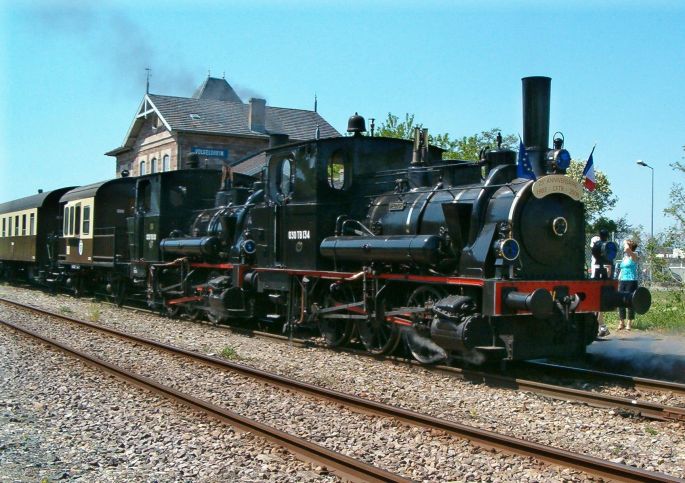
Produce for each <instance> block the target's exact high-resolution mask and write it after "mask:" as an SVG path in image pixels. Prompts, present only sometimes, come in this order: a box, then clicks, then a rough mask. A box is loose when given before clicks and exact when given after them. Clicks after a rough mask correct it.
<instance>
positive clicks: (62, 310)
mask: <svg viewBox="0 0 685 483" xmlns="http://www.w3.org/2000/svg"><path fill="white" fill-rule="evenodd" d="M59 313H60V314H67V315H68V314H73V313H74V311H73V310H71V309H70V308H69V307H67V306H66V305H62V306H61V307H60V308H59Z"/></svg>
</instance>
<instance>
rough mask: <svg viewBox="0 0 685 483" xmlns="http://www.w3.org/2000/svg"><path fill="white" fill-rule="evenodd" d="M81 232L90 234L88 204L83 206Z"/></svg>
mask: <svg viewBox="0 0 685 483" xmlns="http://www.w3.org/2000/svg"><path fill="white" fill-rule="evenodd" d="M83 234H84V235H90V206H84V207H83Z"/></svg>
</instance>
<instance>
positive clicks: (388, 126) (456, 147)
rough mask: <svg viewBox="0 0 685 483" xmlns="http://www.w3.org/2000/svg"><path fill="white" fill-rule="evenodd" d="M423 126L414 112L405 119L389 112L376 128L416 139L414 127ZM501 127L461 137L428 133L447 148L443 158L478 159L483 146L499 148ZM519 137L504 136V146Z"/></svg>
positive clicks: (392, 135)
mask: <svg viewBox="0 0 685 483" xmlns="http://www.w3.org/2000/svg"><path fill="white" fill-rule="evenodd" d="M417 127H418V128H422V127H423V124H416V123H415V121H414V115H413V114H405V115H404V121H400V118H399V117H398V116H395V115H394V114H392V113H388V117H387V119H386V120H385V121H383V122H382V123H381V125H380V126H379V127H378V129H377V130H376V133H377V135H378V136H381V137H388V138H398V139H409V140H412V139H414V128H417ZM499 132H500V130H499V129H497V128H493V129H490V130H489V131H483V132H481V133H480V134H474V135H472V136H464V137H462V138H460V139H452V138H451V137H450V135H449V134H448V133H443V134H431V133H430V132H429V133H428V142H429V143H430V144H432V145H434V146H437V147H439V148H442V149H444V150H445V153H443V159H463V160H467V161H478V160H479V154H480V151H481V150H482V149H483V148H487V147H489V148H491V149H496V148H497V134H498V133H499ZM517 141H518V138H517V137H516V136H515V135H513V134H507V135H505V136H503V139H502V147H503V148H509V149H513V148H514V147H515V146H516V145H517Z"/></svg>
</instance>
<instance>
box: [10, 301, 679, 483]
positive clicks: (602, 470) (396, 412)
mask: <svg viewBox="0 0 685 483" xmlns="http://www.w3.org/2000/svg"><path fill="white" fill-rule="evenodd" d="M0 301H3V302H7V303H11V304H12V305H14V306H15V307H18V308H21V309H24V310H29V311H33V312H36V313H39V314H41V315H47V316H50V317H55V318H59V319H62V320H64V321H67V322H71V323H76V324H79V325H81V326H83V327H87V328H90V329H93V330H97V331H101V332H105V333H107V334H110V335H114V336H117V337H120V338H122V339H127V340H129V341H133V342H136V343H139V344H145V345H148V346H152V347H155V348H158V349H162V350H164V351H167V352H170V353H173V354H176V355H182V356H185V357H188V358H192V359H193V360H195V361H199V362H203V363H205V364H210V365H212V366H215V367H219V368H222V369H223V370H229V371H232V372H235V373H239V374H241V375H243V376H248V377H251V378H255V379H259V380H260V381H262V382H266V383H268V384H271V385H276V386H280V387H286V388H288V389H289V390H291V391H293V390H294V391H297V392H301V393H305V394H308V395H310V396H314V397H316V398H319V399H325V400H329V401H333V402H335V403H337V404H340V405H343V406H345V407H348V408H350V409H353V410H355V411H358V412H363V413H370V414H374V415H379V416H382V417H388V418H393V419H395V420H399V421H402V422H404V423H407V424H410V425H413V426H419V427H423V428H429V429H434V430H439V431H442V432H445V433H447V434H450V435H453V436H457V437H459V438H463V439H467V440H469V441H471V442H473V443H475V444H477V445H479V446H483V447H486V448H489V449H496V450H500V451H503V452H506V453H509V454H516V455H521V456H526V457H533V458H536V459H538V460H540V461H544V462H546V463H551V464H554V465H558V466H562V467H567V468H573V469H576V470H580V471H584V472H586V473H589V474H593V475H597V476H602V477H605V478H610V479H615V480H622V481H679V480H678V479H677V478H674V477H672V476H669V475H666V474H662V473H656V472H651V471H646V470H642V469H638V468H634V467H631V466H627V465H622V464H618V463H613V462H608V461H604V460H602V459H599V458H594V457H591V456H586V455H581V454H577V453H573V452H569V451H566V450H562V449H558V448H554V447H551V446H546V445H541V444H538V443H533V442H529V441H526V440H522V439H518V438H513V437H510V436H505V435H501V434H498V433H495V432H492V431H486V430H481V429H478V428H474V427H470V426H466V425H462V424H459V423H455V422H452V421H446V420H442V419H438V418H435V417H431V416H426V415H422V414H419V413H416V412H413V411H408V410H405V409H401V408H397V407H393V406H389V405H387V404H383V403H378V402H374V401H370V400H366V399H363V398H359V397H356V396H351V395H348V394H344V393H341V392H338V391H333V390H329V389H324V388H321V387H318V386H313V385H311V384H307V383H302V382H298V381H294V380H292V379H288V378H285V377H282V376H278V375H275V374H271V373H268V372H265V371H261V370H258V369H254V368H250V367H247V366H243V365H241V364H236V363H233V362H229V361H226V360H223V359H219V358H215V357H211V356H206V355H203V354H199V353H195V352H190V351H187V350H184V349H180V348H177V347H174V346H170V345H168V344H163V343H160V342H157V341H153V340H148V339H145V338H142V337H138V336H134V335H131V334H127V333H124V332H121V331H118V330H115V329H110V328H107V327H103V326H100V325H97V324H93V323H90V322H86V321H83V320H79V319H74V318H72V317H68V316H65V315H63V314H57V313H54V312H50V311H46V310H43V309H38V308H36V307H32V306H25V305H23V304H18V303H15V302H10V301H5V300H4V299H0ZM2 322H3V323H4V324H7V325H10V324H8V323H7V322H5V321H2ZM17 330H22V331H25V330H24V329H21V328H19V327H17ZM25 332H27V331H25ZM31 335H33V336H36V337H39V336H38V334H34V333H31ZM49 343H52V341H50V342H49ZM60 346H61V347H60V348H61V350H65V351H67V352H69V353H71V354H74V355H76V356H77V357H80V358H84V360H86V358H87V359H88V360H89V361H91V362H90V363H93V364H98V365H101V366H102V367H104V369H105V370H107V371H108V372H112V373H115V374H117V375H118V376H119V377H123V378H124V379H127V380H133V379H132V378H133V376H134V375H132V374H130V373H127V371H123V370H122V369H120V368H116V367H112V366H111V364H108V363H106V362H104V361H93V360H94V359H95V358H92V357H90V356H87V355H85V354H80V353H77V352H78V351H75V350H73V349H70V348H68V347H66V346H64V345H63V344H60ZM103 362H104V364H101V363H103ZM142 379H143V382H140V380H139V379H136V381H138V382H135V381H134V383H135V384H138V385H140V384H143V383H145V384H147V383H148V382H152V381H144V379H146V378H142ZM155 384H156V386H158V387H156V388H155V389H154V390H155V391H160V392H162V393H163V394H165V395H166V396H167V397H170V398H172V399H177V400H179V401H181V402H183V403H184V404H189V405H191V406H193V407H196V406H197V407H198V408H199V409H200V410H202V411H204V412H207V413H208V414H211V415H214V416H215V417H219V418H221V419H224V420H227V421H235V423H231V424H236V425H238V426H239V427H241V426H240V425H244V424H245V422H244V421H242V420H241V419H239V418H242V417H240V416H239V417H238V418H235V416H237V415H234V414H231V413H230V412H228V411H225V410H222V409H221V408H219V407H217V406H214V405H212V404H211V403H210V404H209V405H204V406H200V405H199V404H198V403H202V401H198V400H196V398H193V397H191V396H188V395H185V394H182V393H178V391H175V390H173V389H171V388H167V387H163V386H161V385H160V384H157V383H155ZM222 411H223V412H222ZM224 412H226V413H227V414H224ZM264 437H266V438H269V437H270V436H268V435H264ZM278 437H279V438H280V437H283V436H282V435H279V436H278ZM279 444H281V445H283V446H286V447H288V448H289V449H292V450H293V451H295V452H296V454H300V453H298V451H304V450H303V449H302V448H307V444H306V443H302V442H296V443H293V442H281V443H279ZM293 448H294V449H293ZM321 449H323V448H321ZM306 451H307V452H308V453H307V454H306V456H304V458H305V459H307V458H317V457H321V456H317V455H320V454H321V450H320V449H318V448H317V449H315V450H311V449H307V450H306ZM327 457H330V455H327ZM348 459H350V458H348ZM315 460H316V461H321V460H319V459H315ZM322 464H325V465H326V466H327V467H329V468H331V469H332V470H333V471H337V472H339V473H340V474H345V475H353V476H354V475H356V476H355V478H354V479H356V478H357V477H358V476H359V474H360V473H359V471H363V472H368V474H372V472H373V471H376V470H377V468H376V469H375V470H371V469H368V468H367V469H363V470H360V469H349V468H350V465H351V462H349V461H342V462H341V459H340V458H336V459H335V460H334V461H333V462H330V463H328V462H327V463H322ZM329 465H330V466H329ZM341 467H342V469H340V468H341ZM368 478H371V477H370V476H369V477H368ZM379 478H380V479H375V480H370V479H366V477H362V479H364V480H365V481H402V480H397V479H383V478H397V475H392V474H389V473H387V472H386V473H384V474H382V475H380V476H379Z"/></svg>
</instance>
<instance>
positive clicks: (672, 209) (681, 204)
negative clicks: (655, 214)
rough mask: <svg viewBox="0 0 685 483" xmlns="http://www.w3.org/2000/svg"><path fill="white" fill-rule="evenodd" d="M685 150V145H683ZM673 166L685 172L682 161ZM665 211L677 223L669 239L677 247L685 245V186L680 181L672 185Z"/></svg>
mask: <svg viewBox="0 0 685 483" xmlns="http://www.w3.org/2000/svg"><path fill="white" fill-rule="evenodd" d="M683 150H685V146H683ZM671 168H673V169H674V170H675V171H679V172H680V173H681V174H682V173H684V172H685V165H684V164H683V163H681V162H680V161H676V162H675V163H673V164H671ZM664 213H665V214H666V215H668V216H670V217H671V218H673V219H674V221H675V225H674V226H672V227H671V228H669V229H668V233H667V241H668V242H670V244H672V246H675V247H677V248H684V247H685V188H683V185H682V184H680V183H675V184H674V185H673V186H671V192H670V194H669V205H668V208H666V209H665V210H664Z"/></svg>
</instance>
